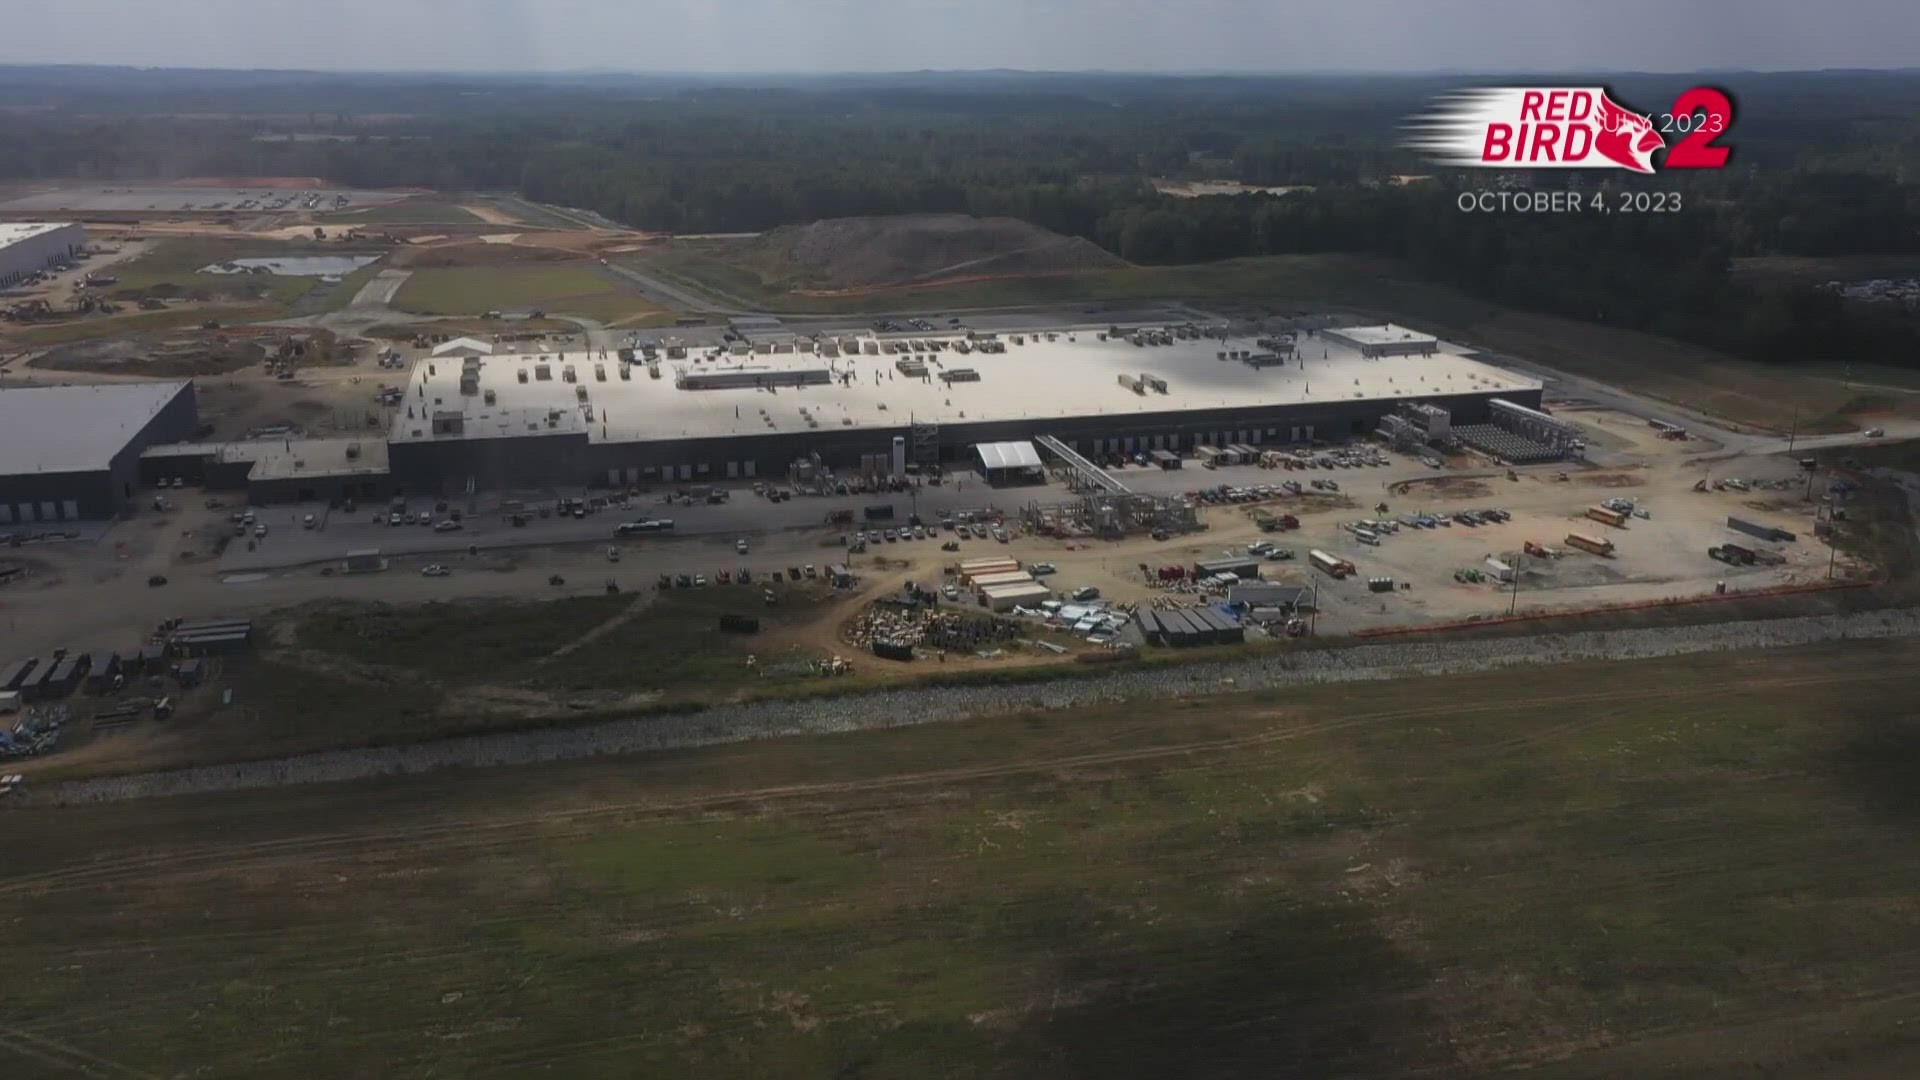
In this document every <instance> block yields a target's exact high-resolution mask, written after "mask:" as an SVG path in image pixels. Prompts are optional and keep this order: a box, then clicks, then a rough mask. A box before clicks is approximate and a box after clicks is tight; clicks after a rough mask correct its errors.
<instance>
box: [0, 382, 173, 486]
mask: <svg viewBox="0 0 1920 1080" xmlns="http://www.w3.org/2000/svg"><path fill="white" fill-rule="evenodd" d="M187 385H188V384H187V383H185V382H146V383H106V384H97V385H88V386H15V387H9V388H6V389H0V476H10V475H14V474H18V473H35V472H90V471H93V470H95V469H104V468H106V467H107V466H108V465H109V464H110V463H111V462H112V461H113V456H114V455H115V454H118V453H119V452H120V451H121V450H123V449H125V448H126V445H127V444H128V443H129V442H131V441H133V439H134V437H135V436H137V435H139V434H140V431H141V429H142V428H144V427H146V426H147V425H148V424H149V423H151V422H152V421H153V418H154V416H155V415H157V414H158V413H159V412H160V410H161V409H162V408H164V407H166V405H167V403H168V402H170V401H172V400H173V399H174V397H175V396H177V395H178V394H179V393H180V391H181V390H182V389H183V388H184V387H186V386H187Z"/></svg>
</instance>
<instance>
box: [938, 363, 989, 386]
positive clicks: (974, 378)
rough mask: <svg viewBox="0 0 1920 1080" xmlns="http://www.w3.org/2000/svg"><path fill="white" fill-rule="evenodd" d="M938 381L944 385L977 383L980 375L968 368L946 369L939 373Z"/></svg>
mask: <svg viewBox="0 0 1920 1080" xmlns="http://www.w3.org/2000/svg"><path fill="white" fill-rule="evenodd" d="M940 381H941V382H944V383H957V382H979V381H980V373H979V372H978V371H975V370H974V369H972V368H968V367H963V368H948V369H947V370H945V371H943V372H941V373H940Z"/></svg>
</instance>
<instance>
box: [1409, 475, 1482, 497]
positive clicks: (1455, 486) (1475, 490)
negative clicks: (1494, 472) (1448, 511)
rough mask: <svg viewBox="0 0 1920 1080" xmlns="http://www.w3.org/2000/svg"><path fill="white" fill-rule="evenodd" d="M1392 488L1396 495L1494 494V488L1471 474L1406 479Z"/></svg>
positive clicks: (1474, 495)
mask: <svg viewBox="0 0 1920 1080" xmlns="http://www.w3.org/2000/svg"><path fill="white" fill-rule="evenodd" d="M1392 490H1393V493H1394V494H1396V495H1412V494H1426V495H1435V496H1446V497H1448V498H1454V499H1478V498H1481V497H1482V496H1486V495H1491V494H1493V489H1492V488H1490V487H1488V486H1487V485H1486V484H1484V483H1482V482H1480V481H1479V480H1476V479H1474V478H1473V477H1470V476H1436V477H1433V478H1432V479H1425V480H1422V479H1415V480H1406V481H1402V482H1401V483H1398V484H1395V485H1393V489H1392Z"/></svg>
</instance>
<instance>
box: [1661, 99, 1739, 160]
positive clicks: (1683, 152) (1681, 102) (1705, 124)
mask: <svg viewBox="0 0 1920 1080" xmlns="http://www.w3.org/2000/svg"><path fill="white" fill-rule="evenodd" d="M1695 113H1705V114H1706V116H1705V117H1704V118H1702V119H1701V120H1700V122H1699V123H1698V124H1695V125H1693V126H1691V127H1690V128H1687V129H1685V130H1686V136H1685V137H1684V138H1682V139H1681V140H1680V141H1679V142H1677V143H1675V144H1674V145H1673V147H1672V148H1671V149H1669V150H1668V151H1667V157H1666V161H1665V162H1664V163H1663V167H1665V168H1668V169H1719V168H1724V167H1725V166H1726V164H1727V156H1728V155H1729V154H1731V153H1732V152H1733V148H1732V147H1729V146H1718V145H1715V144H1716V142H1717V141H1718V140H1719V139H1720V137H1721V136H1723V135H1725V134H1726V133H1727V130H1728V129H1729V128H1731V127H1733V102H1732V100H1731V99H1729V98H1728V97H1727V95H1726V92H1725V91H1723V90H1719V89H1717V88H1715V87H1711V86H1696V87H1694V88H1693V89H1691V90H1688V91H1687V92H1686V93H1684V94H1681V95H1680V96H1679V97H1678V98H1675V99H1674V102H1673V112H1672V114H1671V115H1672V116H1673V118H1674V120H1675V122H1679V120H1680V118H1681V117H1686V118H1688V120H1692V119H1693V117H1694V114H1695Z"/></svg>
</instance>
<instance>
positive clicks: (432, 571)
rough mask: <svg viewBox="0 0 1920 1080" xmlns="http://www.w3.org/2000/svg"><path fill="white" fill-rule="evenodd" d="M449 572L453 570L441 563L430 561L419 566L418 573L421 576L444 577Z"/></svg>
mask: <svg viewBox="0 0 1920 1080" xmlns="http://www.w3.org/2000/svg"><path fill="white" fill-rule="evenodd" d="M451 573H453V570H452V569H451V568H450V567H448V566H446V565H444V564H442V563H431V564H429V565H427V566H423V567H421V568H420V575H421V576H422V577H446V576H447V575H448V574H451Z"/></svg>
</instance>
